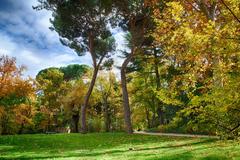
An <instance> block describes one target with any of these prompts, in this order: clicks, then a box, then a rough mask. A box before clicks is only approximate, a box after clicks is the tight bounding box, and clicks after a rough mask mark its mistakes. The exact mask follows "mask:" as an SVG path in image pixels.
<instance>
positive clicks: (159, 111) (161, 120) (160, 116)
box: [154, 51, 164, 125]
mask: <svg viewBox="0 0 240 160" xmlns="http://www.w3.org/2000/svg"><path fill="white" fill-rule="evenodd" d="M157 58H158V57H157V53H156V51H154V71H155V75H156V85H157V87H156V89H157V91H159V89H160V87H161V83H160V74H159V70H158V59H157ZM161 105H162V103H161V102H160V101H159V99H157V115H158V123H157V124H160V125H162V124H163V123H164V118H163V115H164V114H163V110H162V106H161Z"/></svg>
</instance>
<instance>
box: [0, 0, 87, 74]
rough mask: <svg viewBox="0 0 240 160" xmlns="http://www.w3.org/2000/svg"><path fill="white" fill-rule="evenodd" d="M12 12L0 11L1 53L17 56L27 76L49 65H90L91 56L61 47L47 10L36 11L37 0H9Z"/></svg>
mask: <svg viewBox="0 0 240 160" xmlns="http://www.w3.org/2000/svg"><path fill="white" fill-rule="evenodd" d="M8 2H9V3H10V4H12V5H13V6H11V12H9V11H4V10H2V11H1V10H0V27H1V28H0V39H1V43H0V54H7V55H9V56H13V57H16V58H17V63H18V65H22V64H23V65H25V66H26V67H27V69H28V70H27V72H26V73H25V76H27V75H30V76H32V77H35V75H36V74H37V73H38V72H39V71H40V70H41V69H44V68H47V67H53V66H55V67H60V66H64V65H68V64H72V63H79V64H80V63H84V64H88V65H90V64H91V59H90V58H89V56H84V57H78V56H77V55H76V54H75V53H74V52H73V51H72V50H70V49H69V48H67V47H65V46H62V44H61V43H60V42H59V38H58V35H57V33H56V32H52V31H51V30H49V27H50V26H51V24H50V22H49V18H50V17H51V14H50V13H49V12H47V11H35V10H33V9H32V6H36V4H37V1H36V0H28V1H26V0H18V1H15V0H8Z"/></svg>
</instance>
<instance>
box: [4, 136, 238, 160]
mask: <svg viewBox="0 0 240 160" xmlns="http://www.w3.org/2000/svg"><path fill="white" fill-rule="evenodd" d="M0 159H87V160H88V159H90V160H92V159H111V160H126V159H132V160H141V159H147V160H153V159H164V160H165V159H166V160H167V159H174V160H177V159H179V160H180V159H181V160H189V159H194V160H195V159H201V160H207V159H211V160H216V159H223V160H227V159H239V160H240V144H239V142H237V141H218V140H216V139H208V138H181V137H161V136H149V135H127V134H124V133H91V134H86V135H81V134H53V135H41V134H38V135H16V136H0Z"/></svg>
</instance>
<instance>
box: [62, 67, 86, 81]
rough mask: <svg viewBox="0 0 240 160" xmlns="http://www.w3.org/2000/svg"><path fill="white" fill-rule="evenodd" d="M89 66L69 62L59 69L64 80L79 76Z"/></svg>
mask: <svg viewBox="0 0 240 160" xmlns="http://www.w3.org/2000/svg"><path fill="white" fill-rule="evenodd" d="M88 70H89V67H88V66H86V65H79V64H70V65H68V66H66V67H60V71H61V72H63V74H64V80H66V81H70V80H75V79H79V78H81V77H82V76H83V75H84V74H85V73H86V72H87V71H88Z"/></svg>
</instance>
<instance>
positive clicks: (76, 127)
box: [72, 112, 79, 133]
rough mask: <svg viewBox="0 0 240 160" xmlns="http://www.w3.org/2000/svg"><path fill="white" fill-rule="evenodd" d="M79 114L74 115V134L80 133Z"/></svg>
mask: <svg viewBox="0 0 240 160" xmlns="http://www.w3.org/2000/svg"><path fill="white" fill-rule="evenodd" d="M78 122H79V112H77V113H76V114H73V115H72V123H73V126H72V128H73V133H78Z"/></svg>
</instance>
